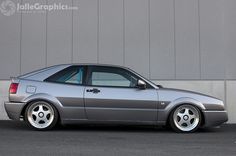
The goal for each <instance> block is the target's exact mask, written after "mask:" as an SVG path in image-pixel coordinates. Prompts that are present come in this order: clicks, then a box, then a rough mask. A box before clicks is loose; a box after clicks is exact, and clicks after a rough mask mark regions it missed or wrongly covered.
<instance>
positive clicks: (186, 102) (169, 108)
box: [166, 97, 206, 126]
mask: <svg viewBox="0 0 236 156" xmlns="http://www.w3.org/2000/svg"><path fill="white" fill-rule="evenodd" d="M181 105H192V106H194V107H196V108H197V109H198V110H199V111H200V113H201V126H203V125H204V124H205V116H204V114H203V111H204V110H205V109H206V108H205V106H204V105H203V104H202V103H201V102H199V101H197V100H195V99H193V98H189V97H186V98H179V99H176V100H174V101H173V102H171V103H170V104H169V105H168V106H167V108H166V111H167V114H166V115H167V117H166V124H169V119H170V115H171V113H172V112H173V111H174V110H175V109H176V108H177V107H179V106H181Z"/></svg>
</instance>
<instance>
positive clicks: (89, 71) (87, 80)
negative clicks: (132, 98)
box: [85, 65, 154, 89]
mask: <svg viewBox="0 0 236 156" xmlns="http://www.w3.org/2000/svg"><path fill="white" fill-rule="evenodd" d="M99 67H101V68H113V69H120V70H124V71H126V72H127V73H129V74H131V75H132V76H134V77H136V78H137V79H138V80H139V79H140V80H143V81H144V82H145V83H146V84H147V88H146V89H154V87H153V86H151V85H150V84H149V83H148V82H147V81H146V80H144V79H143V78H141V77H140V76H138V75H136V74H135V73H133V72H131V71H129V70H127V69H125V68H121V67H112V66H96V65H90V66H88V67H87V70H86V72H87V74H86V79H85V81H86V83H85V85H86V86H88V87H107V88H130V89H138V86H134V87H128V86H108V85H92V84H89V78H90V77H91V73H92V69H93V68H99Z"/></svg>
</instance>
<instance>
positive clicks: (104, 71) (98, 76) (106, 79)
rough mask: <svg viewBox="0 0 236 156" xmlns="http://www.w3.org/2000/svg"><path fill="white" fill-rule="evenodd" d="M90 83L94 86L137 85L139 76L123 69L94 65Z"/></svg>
mask: <svg viewBox="0 0 236 156" xmlns="http://www.w3.org/2000/svg"><path fill="white" fill-rule="evenodd" d="M89 84H90V85H94V86H112V87H135V86H136V84H137V78H136V77H134V76H133V75H132V74H130V73H129V72H127V71H125V70H123V69H119V68H112V67H93V68H92V70H91V74H90V79H89Z"/></svg>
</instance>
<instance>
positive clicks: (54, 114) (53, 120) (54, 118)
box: [24, 101, 59, 131]
mask: <svg viewBox="0 0 236 156" xmlns="http://www.w3.org/2000/svg"><path fill="white" fill-rule="evenodd" d="M37 105H38V106H39V105H42V106H43V107H42V108H43V111H44V109H47V108H50V111H51V114H50V113H48V114H47V115H45V120H47V118H49V119H50V122H49V123H48V125H45V126H42V127H41V125H40V122H41V121H43V120H40V119H39V120H40V121H39V122H38V125H39V126H36V125H37V123H34V122H36V121H34V118H35V116H36V115H35V114H32V113H31V112H32V111H33V108H34V107H35V109H36V107H37ZM43 111H42V112H43ZM50 111H49V112H50ZM46 112H47V110H46ZM40 113H41V112H39V111H37V112H36V114H38V116H37V117H36V118H39V114H40ZM43 115H44V114H43ZM48 116H49V117H48ZM24 120H25V121H26V123H27V125H28V126H29V127H30V128H32V129H34V130H39V131H45V130H50V129H52V128H54V127H55V126H56V125H57V123H58V120H59V114H58V111H57V109H56V108H55V107H54V106H53V105H52V104H50V103H48V102H46V101H34V102H32V103H30V104H29V105H28V106H27V107H26V109H25V112H24ZM45 123H46V122H45Z"/></svg>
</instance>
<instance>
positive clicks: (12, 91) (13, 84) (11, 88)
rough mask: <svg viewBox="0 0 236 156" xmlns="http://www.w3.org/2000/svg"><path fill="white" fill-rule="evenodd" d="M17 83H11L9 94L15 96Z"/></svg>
mask: <svg viewBox="0 0 236 156" xmlns="http://www.w3.org/2000/svg"><path fill="white" fill-rule="evenodd" d="M18 85H19V83H11V85H10V89H9V92H10V94H16V92H17V89H18Z"/></svg>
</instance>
